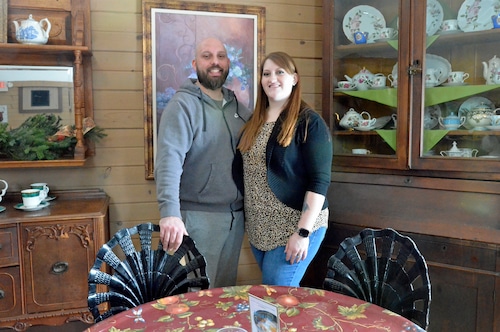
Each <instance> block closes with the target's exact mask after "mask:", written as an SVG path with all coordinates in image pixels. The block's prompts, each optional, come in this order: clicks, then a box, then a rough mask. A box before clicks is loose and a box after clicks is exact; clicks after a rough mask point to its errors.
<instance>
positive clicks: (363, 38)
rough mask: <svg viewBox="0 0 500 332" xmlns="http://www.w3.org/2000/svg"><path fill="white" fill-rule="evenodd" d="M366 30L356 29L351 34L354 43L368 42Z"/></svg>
mask: <svg viewBox="0 0 500 332" xmlns="http://www.w3.org/2000/svg"><path fill="white" fill-rule="evenodd" d="M368 34H369V33H368V32H361V31H356V32H355V33H354V34H353V36H354V43H355V44H366V43H367V42H368Z"/></svg>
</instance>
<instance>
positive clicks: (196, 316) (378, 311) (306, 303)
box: [85, 285, 424, 332]
mask: <svg viewBox="0 0 500 332" xmlns="http://www.w3.org/2000/svg"><path fill="white" fill-rule="evenodd" d="M248 294H252V295H255V296H257V297H259V298H261V299H264V300H266V301H268V302H271V303H273V304H275V305H277V306H278V310H279V327H280V331H287V332H295V331H338V332H340V331H343V332H345V331H358V332H361V331H384V332H390V331H394V332H403V331H413V332H417V331H418V332H420V331H424V330H423V329H421V328H420V327H419V326H418V325H416V324H414V323H413V322H411V321H409V320H408V319H406V318H404V317H401V316H399V315H397V314H395V313H393V312H391V311H389V310H386V309H384V308H381V307H379V306H377V305H375V304H372V303H369V302H364V301H362V300H359V299H356V298H352V297H349V296H345V295H342V294H337V293H333V292H329V291H326V290H322V289H314V288H306V287H281V286H267V285H248V286H234V287H223V288H215V289H207V290H201V291H198V292H192V293H186V294H180V295H175V296H170V297H165V298H162V299H159V300H156V301H152V302H149V303H146V304H143V305H140V306H138V307H136V308H133V309H129V310H127V311H124V312H121V313H119V314H117V315H114V316H111V317H109V318H108V319H106V320H104V321H102V322H99V323H97V324H95V325H93V326H91V327H90V328H88V329H86V330H85V332H104V331H106V332H109V331H114V332H119V331H127V332H134V331H141V332H142V331H149V332H156V331H158V332H159V331H162V332H174V331H175V332H182V331H188V330H192V331H208V332H215V331H217V330H218V329H220V328H223V327H227V326H239V327H242V328H244V329H246V330H247V331H251V322H250V310H249V300H248Z"/></svg>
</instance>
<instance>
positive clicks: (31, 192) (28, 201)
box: [21, 189, 45, 208]
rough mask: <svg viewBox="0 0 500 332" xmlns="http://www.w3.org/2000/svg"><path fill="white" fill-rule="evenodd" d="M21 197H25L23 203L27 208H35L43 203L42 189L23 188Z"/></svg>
mask: <svg viewBox="0 0 500 332" xmlns="http://www.w3.org/2000/svg"><path fill="white" fill-rule="evenodd" d="M21 197H22V198H23V205H24V207H26V208H35V207H37V206H38V205H40V203H42V201H43V199H44V198H45V197H43V196H42V195H41V191H40V189H24V190H21Z"/></svg>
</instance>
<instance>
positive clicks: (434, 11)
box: [425, 0, 444, 36]
mask: <svg viewBox="0 0 500 332" xmlns="http://www.w3.org/2000/svg"><path fill="white" fill-rule="evenodd" d="M443 17H444V12H443V7H442V6H441V4H440V3H439V1H437V0H427V18H426V22H425V23H426V30H425V31H426V33H427V36H432V35H434V34H435V33H436V32H437V31H438V30H439V29H440V28H441V24H442V23H443Z"/></svg>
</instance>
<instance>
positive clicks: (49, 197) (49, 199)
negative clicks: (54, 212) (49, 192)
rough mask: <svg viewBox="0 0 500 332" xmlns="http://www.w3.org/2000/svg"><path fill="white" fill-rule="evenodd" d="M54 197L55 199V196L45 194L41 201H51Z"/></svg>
mask: <svg viewBox="0 0 500 332" xmlns="http://www.w3.org/2000/svg"><path fill="white" fill-rule="evenodd" d="M54 199H56V196H47V197H46V198H45V199H44V200H43V201H44V202H50V201H53V200H54Z"/></svg>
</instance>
